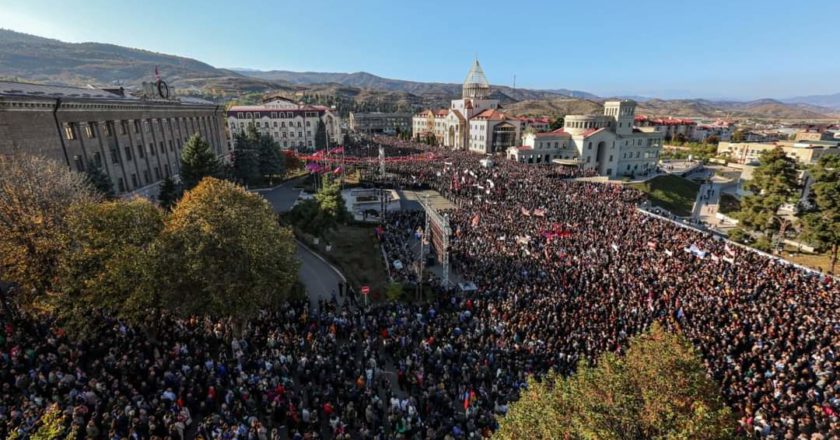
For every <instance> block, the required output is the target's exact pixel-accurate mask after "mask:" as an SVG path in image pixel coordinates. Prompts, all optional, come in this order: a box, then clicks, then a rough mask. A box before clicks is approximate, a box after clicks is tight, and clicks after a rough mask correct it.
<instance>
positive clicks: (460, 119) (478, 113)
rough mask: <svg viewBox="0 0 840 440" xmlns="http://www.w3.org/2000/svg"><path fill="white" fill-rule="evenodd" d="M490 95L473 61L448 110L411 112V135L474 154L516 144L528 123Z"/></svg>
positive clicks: (480, 72)
mask: <svg viewBox="0 0 840 440" xmlns="http://www.w3.org/2000/svg"><path fill="white" fill-rule="evenodd" d="M489 94H490V83H489V82H488V81H487V77H486V76H484V70H483V69H482V68H481V64H479V62H478V60H475V62H474V63H473V65H472V68H471V69H470V72H469V73H468V74H467V79H466V80H464V88H463V94H462V97H461V99H456V100H453V101H452V104H451V105H450V107H449V108H448V109H442V110H437V111H433V110H426V111H424V112H421V113H419V114H417V115H414V117H413V118H412V135H413V137H414V138H415V139H418V140H427V139H430V137H434V142H436V143H439V144H442V145H443V146H446V147H449V148H453V149H469V150H470V151H474V152H477V153H496V152H504V151H506V150H507V149H508V147H512V146H516V145H519V143H520V138H521V136H522V132H523V130H524V129H525V126H526V125H527V122H526V121H523V119H521V118H516V117H511V116H508V115H505V114H504V113H502V112H501V111H499V109H500V106H499V101H498V100H496V99H488V96H489Z"/></svg>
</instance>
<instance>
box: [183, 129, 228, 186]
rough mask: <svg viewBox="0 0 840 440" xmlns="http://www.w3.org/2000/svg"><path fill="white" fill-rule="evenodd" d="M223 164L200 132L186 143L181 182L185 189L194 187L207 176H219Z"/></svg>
mask: <svg viewBox="0 0 840 440" xmlns="http://www.w3.org/2000/svg"><path fill="white" fill-rule="evenodd" d="M221 170H222V164H221V163H220V161H219V158H218V157H216V153H214V152H213V149H212V148H211V147H210V144H209V143H207V141H205V140H203V139H202V138H201V136H199V135H198V134H195V135H193V136H192V137H190V139H189V140H188V141H187V143H186V145H184V151H183V152H182V153H181V182H182V183H183V185H184V189H192V188H193V187H194V186H196V185H197V184H198V182H200V181H201V179H203V178H205V177H217V176H218V175H219V174H220V172H221Z"/></svg>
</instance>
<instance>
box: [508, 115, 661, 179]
mask: <svg viewBox="0 0 840 440" xmlns="http://www.w3.org/2000/svg"><path fill="white" fill-rule="evenodd" d="M635 114H636V102H634V101H631V100H617V101H606V102H605V103H604V114H603V115H567V116H566V117H565V118H564V119H563V128H560V129H557V130H554V131H551V132H548V133H529V134H526V135H525V138H524V141H523V145H522V146H518V147H510V148H508V149H507V156H508V158H509V159H510V160H514V161H517V162H522V163H555V164H560V165H566V166H574V167H581V168H584V169H592V170H595V171H596V172H597V173H598V174H600V175H602V176H607V177H610V178H616V177H621V176H632V177H638V176H645V175H648V174H650V173H652V172H654V171H655V170H656V167H657V163H658V162H659V154H660V152H661V150H662V139H663V136H664V134H663V133H662V132H658V131H652V132H643V131H642V130H640V129H639V128H638V127H635V126H634V122H635Z"/></svg>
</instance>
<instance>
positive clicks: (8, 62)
mask: <svg viewBox="0 0 840 440" xmlns="http://www.w3.org/2000/svg"><path fill="white" fill-rule="evenodd" d="M156 66H159V70H160V73H161V76H162V77H163V78H164V79H166V81H167V82H168V83H169V84H170V86H174V87H175V89H176V90H177V91H178V93H180V94H185V95H195V96H202V97H205V98H208V99H214V100H217V101H226V100H229V99H237V98H242V97H243V96H244V95H248V94H250V95H251V97H250V99H255V98H254V96H253V95H257V96H258V95H260V94H262V93H273V94H280V95H283V96H291V97H305V96H309V97H317V98H318V99H319V100H326V101H328V102H343V103H352V104H353V105H354V106H355V107H356V108H359V107H360V106H361V108H364V109H367V110H376V109H382V110H393V109H399V110H405V111H408V110H414V109H417V108H421V107H436V106H446V105H448V101H449V100H450V99H452V98H454V97H457V96H459V95H460V93H461V84H459V83H426V82H418V81H405V80H398V79H388V78H382V77H379V76H376V75H373V74H370V73H367V72H356V73H323V72H290V71H283V70H272V71H260V70H254V69H248V68H237V69H223V68H217V67H214V66H211V65H209V64H206V63H203V62H201V61H198V60H194V59H191V58H185V57H179V56H175V55H167V54H161V53H156V52H150V51H146V50H142V49H132V48H127V47H123V46H117V45H112V44H103V43H65V42H62V41H59V40H53V39H48V38H42V37H38V36H34V35H28V34H23V33H19V32H14V31H9V30H4V29H0V79H6V80H10V79H11V80H20V81H30V82H40V83H49V84H64V85H74V86H81V87H85V86H88V85H91V86H98V87H101V86H115V85H121V86H124V87H127V88H132V87H137V86H139V85H140V84H141V83H142V82H143V81H153V80H154V71H155V67H156ZM493 94H494V97H495V98H497V99H499V100H500V101H501V102H502V105H503V106H504V107H505V108H507V109H509V110H510V111H513V112H516V113H521V114H534V115H537V114H549V115H557V114H565V113H597V112H599V111H600V101H601V100H602V99H603V98H607V97H598V96H595V95H593V94H591V93H587V92H584V91H579V90H567V89H553V90H531V89H521V88H517V89H513V88H511V87H508V86H493ZM344 108H349V107H346V106H345V107H344ZM639 111H640V112H641V113H646V114H652V115H660V116H703V117H757V118H779V119H823V118H828V117H832V116H835V117H836V115H837V114H838V113H840V93H837V94H834V95H819V96H807V97H800V98H790V99H785V100H773V99H763V100H757V101H749V102H737V101H710V100H704V99H679V100H661V99H647V100H644V101H643V102H642V103H641V105H640V110H639Z"/></svg>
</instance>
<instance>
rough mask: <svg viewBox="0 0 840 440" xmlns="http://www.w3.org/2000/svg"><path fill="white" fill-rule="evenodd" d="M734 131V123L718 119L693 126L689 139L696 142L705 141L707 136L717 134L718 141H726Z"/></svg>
mask: <svg viewBox="0 0 840 440" xmlns="http://www.w3.org/2000/svg"><path fill="white" fill-rule="evenodd" d="M734 131H735V124H733V123H731V122H729V121H724V120H722V119H718V120H716V121H715V122H713V123H711V124H701V125H698V126H696V127H694V132H693V133H692V135H691V139H692V140H694V141H697V142H705V141H706V139H707V138H708V137H709V136H717V138H718V141H726V142H728V141H729V140H730V139H732V133H733V132H734Z"/></svg>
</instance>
